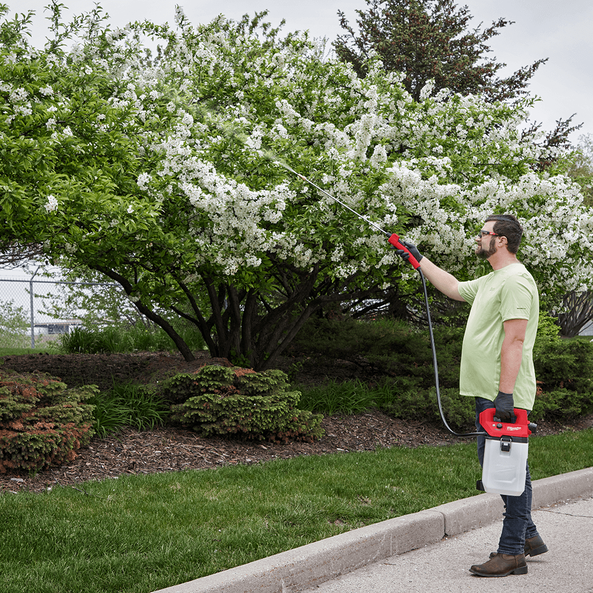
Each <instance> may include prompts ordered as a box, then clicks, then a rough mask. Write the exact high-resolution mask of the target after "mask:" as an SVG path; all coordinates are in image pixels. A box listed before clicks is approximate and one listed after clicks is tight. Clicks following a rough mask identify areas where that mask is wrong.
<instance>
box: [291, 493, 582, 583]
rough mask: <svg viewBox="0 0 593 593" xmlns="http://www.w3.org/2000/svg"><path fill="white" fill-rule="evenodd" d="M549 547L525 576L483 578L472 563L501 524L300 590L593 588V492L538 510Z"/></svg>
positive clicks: (480, 559) (492, 543)
mask: <svg viewBox="0 0 593 593" xmlns="http://www.w3.org/2000/svg"><path fill="white" fill-rule="evenodd" d="M533 518H534V521H535V523H536V525H537V526H538V529H539V531H540V534H542V537H543V538H544V539H545V542H546V544H547V546H548V548H549V552H547V553H545V554H541V555H540V556H536V557H534V558H529V557H528V558H527V566H528V569H529V572H528V573H527V574H526V575H517V576H515V575H509V576H508V577H504V578H486V579H485V578H481V577H476V576H474V575H472V574H471V573H470V572H469V570H468V569H469V567H470V566H471V565H472V564H482V563H484V562H486V561H487V560H488V555H489V554H490V552H492V551H493V550H496V546H497V544H498V538H499V536H500V528H501V523H500V522H498V521H497V522H495V523H492V524H490V525H488V526H487V527H482V528H481V529H476V530H473V531H469V532H467V533H463V534H461V535H459V536H456V537H454V538H447V539H445V540H444V541H442V542H439V543H436V544H431V545H429V546H425V547H423V548H421V549H418V550H414V551H412V552H408V553H406V554H402V555H401V556H392V557H391V558H387V559H386V560H383V561H381V562H377V563H375V564H372V565H370V566H368V567H366V568H361V569H359V570H357V571H355V572H353V573H350V574H347V575H344V576H342V577H338V578H337V579H335V580H333V581H329V582H327V583H325V584H322V585H319V586H316V587H313V588H308V589H305V590H303V589H301V590H300V591H301V592H302V593H369V592H370V591H372V593H387V592H389V593H398V592H400V591H401V592H402V593H403V592H404V591H405V593H484V592H485V591H488V593H548V592H549V593H585V592H591V591H593V562H591V558H592V555H593V538H592V537H591V534H592V533H593V497H588V498H586V499H581V500H579V501H577V502H573V503H567V504H559V505H554V506H552V507H547V508H546V509H542V510H539V511H534V513H533Z"/></svg>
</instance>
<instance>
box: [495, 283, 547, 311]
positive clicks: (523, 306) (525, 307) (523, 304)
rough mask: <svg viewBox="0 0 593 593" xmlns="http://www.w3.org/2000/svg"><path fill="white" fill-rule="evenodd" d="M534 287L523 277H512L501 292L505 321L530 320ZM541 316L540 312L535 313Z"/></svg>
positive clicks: (501, 308)
mask: <svg viewBox="0 0 593 593" xmlns="http://www.w3.org/2000/svg"><path fill="white" fill-rule="evenodd" d="M532 303H533V285H532V283H531V282H530V281H529V278H526V277H525V276H523V275H515V276H510V277H509V278H507V279H506V281H505V283H504V285H503V287H502V290H501V292H500V314H501V317H502V320H503V321H508V320H509V319H529V318H530V317H531V315H532V311H531V305H532ZM535 314H536V315H538V314H539V312H538V311H536V312H535Z"/></svg>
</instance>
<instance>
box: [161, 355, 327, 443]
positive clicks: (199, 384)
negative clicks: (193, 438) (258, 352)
mask: <svg viewBox="0 0 593 593" xmlns="http://www.w3.org/2000/svg"><path fill="white" fill-rule="evenodd" d="M289 387H290V386H289V384H288V382H287V377H286V375H285V374H284V373H283V372H282V371H278V370H270V371H264V372H262V373H255V372H254V371H251V370H250V369H241V368H227V367H220V366H205V367H203V368H201V369H200V370H199V371H198V373H195V374H180V375H176V376H174V377H172V378H171V379H169V380H167V381H166V382H165V383H164V384H163V385H162V386H161V393H162V395H163V396H164V397H165V398H167V399H168V400H170V401H175V402H181V403H176V404H173V406H172V420H173V421H174V422H179V423H180V424H181V425H182V426H185V427H187V428H191V429H193V430H195V431H197V432H199V433H200V434H201V435H203V436H212V435H231V434H234V435H242V436H245V437H247V438H251V439H267V440H271V441H283V442H287V441H289V440H305V441H313V440H316V439H319V438H321V436H322V435H323V430H322V429H321V426H320V424H321V420H322V416H321V415H318V414H317V415H316V414H312V413H311V412H309V411H305V410H299V409H297V405H298V403H299V398H300V393H299V392H298V391H288V389H289Z"/></svg>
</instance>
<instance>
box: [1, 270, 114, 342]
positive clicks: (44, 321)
mask: <svg viewBox="0 0 593 593" xmlns="http://www.w3.org/2000/svg"><path fill="white" fill-rule="evenodd" d="M66 285H69V286H80V287H85V288H88V289H89V290H91V291H92V289H93V288H94V287H99V286H113V287H114V290H115V285H114V284H107V283H102V282H66V281H59V280H42V279H41V278H36V277H35V274H33V276H31V277H30V278H0V346H4V347H27V346H30V347H31V348H35V345H36V344H37V345H39V344H41V343H44V342H47V341H49V340H53V339H56V338H57V337H59V336H60V335H61V334H65V333H69V332H70V331H71V330H72V328H73V327H77V326H80V325H81V324H82V321H81V320H80V319H77V318H68V319H64V318H61V317H60V314H59V312H57V311H56V308H55V300H54V299H58V300H59V298H60V295H59V294H57V293H58V290H57V288H58V287H60V286H66Z"/></svg>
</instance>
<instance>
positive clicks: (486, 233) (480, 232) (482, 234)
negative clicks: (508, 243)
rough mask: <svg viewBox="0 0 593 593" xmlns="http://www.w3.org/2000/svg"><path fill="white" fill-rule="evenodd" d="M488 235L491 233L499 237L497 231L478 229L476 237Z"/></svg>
mask: <svg viewBox="0 0 593 593" xmlns="http://www.w3.org/2000/svg"><path fill="white" fill-rule="evenodd" d="M488 235H492V236H493V237H500V235H499V234H498V233H493V232H492V231H483V230H482V231H479V232H478V237H487V236H488Z"/></svg>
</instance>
